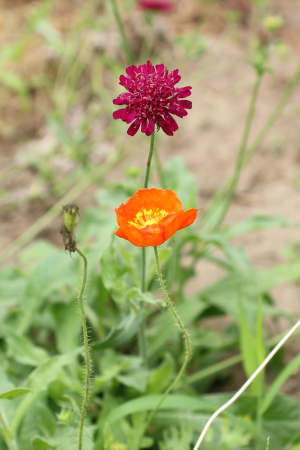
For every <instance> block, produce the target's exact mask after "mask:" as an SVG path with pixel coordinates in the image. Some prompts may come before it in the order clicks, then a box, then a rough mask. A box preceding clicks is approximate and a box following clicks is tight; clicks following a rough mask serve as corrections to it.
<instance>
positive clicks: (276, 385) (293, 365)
mask: <svg viewBox="0 0 300 450" xmlns="http://www.w3.org/2000/svg"><path fill="white" fill-rule="evenodd" d="M299 366H300V354H299V355H297V356H295V358H293V359H292V360H291V361H290V362H289V363H288V365H287V366H285V367H284V368H283V369H282V371H281V372H280V374H279V375H278V377H277V378H276V379H275V380H274V381H273V383H272V385H271V386H270V388H269V390H268V392H267V394H266V396H265V397H264V399H263V401H262V405H261V413H264V412H265V411H266V410H267V409H268V408H269V406H270V404H271V403H272V401H273V400H274V398H275V396H276V395H277V394H278V392H279V389H280V388H281V386H282V385H283V384H284V383H285V382H286V380H287V379H288V378H289V377H290V376H291V375H292V374H293V372H295V370H296V369H298V367H299Z"/></svg>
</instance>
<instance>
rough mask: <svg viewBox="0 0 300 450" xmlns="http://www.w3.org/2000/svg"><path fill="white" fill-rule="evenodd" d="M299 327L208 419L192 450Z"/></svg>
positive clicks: (286, 336) (279, 344)
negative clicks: (216, 419)
mask: <svg viewBox="0 0 300 450" xmlns="http://www.w3.org/2000/svg"><path fill="white" fill-rule="evenodd" d="M299 326H300V320H298V322H297V323H296V324H295V325H294V326H293V328H291V329H290V331H288V333H287V334H286V335H285V336H284V337H283V338H282V339H281V341H279V342H278V344H277V345H276V347H274V348H273V350H272V351H271V353H270V354H269V355H268V356H267V357H266V359H265V360H264V361H263V362H262V363H261V365H260V366H259V367H258V368H257V369H256V371H255V372H254V373H253V374H252V375H251V377H250V378H248V380H247V381H246V383H245V384H244V385H243V386H242V387H241V388H240V389H239V390H238V391H237V393H236V394H234V396H233V397H232V398H231V399H230V400H228V402H227V403H225V404H224V405H223V406H221V408H219V409H218V410H217V411H216V412H215V413H214V414H213V415H212V416H211V418H210V419H209V421H208V422H207V424H206V425H205V427H204V428H203V431H202V433H201V434H200V437H199V439H198V441H197V443H196V445H195V447H194V450H198V448H199V447H200V444H201V442H202V441H203V439H204V436H205V435H206V432H207V430H208V429H209V427H210V425H211V424H212V423H213V421H214V420H215V418H216V417H217V416H218V415H219V414H221V412H223V411H225V409H226V408H228V406H230V405H231V404H232V403H233V402H234V401H235V400H236V399H237V398H238V397H239V396H240V395H241V394H242V393H243V392H244V391H245V390H246V389H247V387H248V386H249V385H250V384H251V383H252V381H253V380H254V379H255V378H256V377H257V375H258V374H259V373H260V372H261V371H262V370H263V369H264V368H265V366H266V365H267V364H268V362H269V361H270V360H271V359H272V358H273V356H274V355H275V353H277V352H278V350H279V349H280V348H281V347H282V346H283V344H284V343H285V342H286V341H287V340H288V338H289V337H290V336H291V335H292V334H293V333H294V331H296V329H297V328H298V327H299Z"/></svg>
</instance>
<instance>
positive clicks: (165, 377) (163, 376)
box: [146, 360, 174, 395]
mask: <svg viewBox="0 0 300 450" xmlns="http://www.w3.org/2000/svg"><path fill="white" fill-rule="evenodd" d="M173 370H174V363H173V361H170V360H166V361H165V362H163V363H162V364H161V365H160V366H159V367H158V368H157V369H155V370H154V371H153V373H152V375H151V376H150V378H149V381H148V387H147V391H146V394H147V395H153V394H158V393H159V392H162V391H163V390H164V389H166V388H167V386H169V384H170V383H171V378H172V376H173Z"/></svg>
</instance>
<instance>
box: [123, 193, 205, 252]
mask: <svg viewBox="0 0 300 450" xmlns="http://www.w3.org/2000/svg"><path fill="white" fill-rule="evenodd" d="M116 214H117V221H118V225H119V227H120V228H119V229H118V230H117V231H116V232H115V234H116V235H117V236H119V237H121V238H123V239H127V240H128V241H130V242H131V243H132V244H133V245H136V246H137V247H150V246H152V247H156V246H158V245H161V244H163V243H164V242H165V241H166V240H168V239H170V237H171V236H173V234H175V233H176V232H177V231H178V230H181V229H182V228H185V227H188V226H189V225H191V224H192V223H193V222H194V220H195V219H196V217H197V209H193V208H192V209H188V210H187V211H184V210H183V209H182V204H181V202H180V200H179V199H178V198H177V195H176V193H175V192H173V191H171V190H170V189H166V190H163V189H156V188H152V189H139V190H138V191H137V192H136V193H135V194H134V195H133V196H132V197H130V198H129V199H128V200H127V202H126V203H122V205H121V206H119V208H117V209H116Z"/></svg>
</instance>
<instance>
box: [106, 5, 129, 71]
mask: <svg viewBox="0 0 300 450" xmlns="http://www.w3.org/2000/svg"><path fill="white" fill-rule="evenodd" d="M110 3H111V6H112V9H113V13H114V16H115V19H116V22H117V25H118V29H119V33H120V36H121V39H122V44H123V48H124V52H125V55H126V61H127V64H128V65H129V66H132V65H133V62H134V60H133V55H132V51H131V48H130V46H129V44H128V39H127V37H126V34H125V31H124V27H123V23H122V19H121V16H120V12H119V8H118V4H117V0H110Z"/></svg>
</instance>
